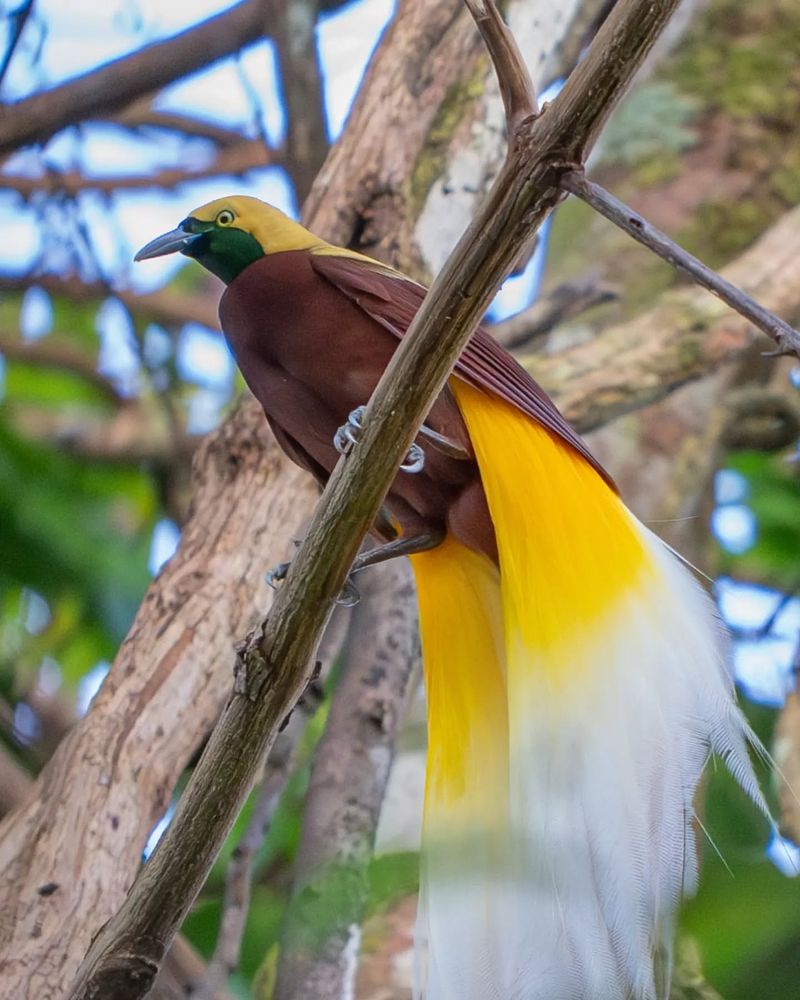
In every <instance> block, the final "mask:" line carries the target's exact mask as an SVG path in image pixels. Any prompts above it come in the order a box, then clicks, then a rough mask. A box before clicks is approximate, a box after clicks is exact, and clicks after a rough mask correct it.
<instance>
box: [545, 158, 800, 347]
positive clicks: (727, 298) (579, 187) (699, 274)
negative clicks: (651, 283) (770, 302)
mask: <svg viewBox="0 0 800 1000" xmlns="http://www.w3.org/2000/svg"><path fill="white" fill-rule="evenodd" d="M561 186H562V187H563V188H564V190H565V191H569V192H570V193H571V194H574V195H575V196H576V197H577V198H580V199H581V200H582V201H585V202H586V203H587V204H588V205H591V206H592V208H593V209H595V211H597V212H599V213H600V214H601V215H604V216H605V217H606V218H607V219H609V220H610V221H611V222H613V223H614V225H615V226H619V228H620V229H622V230H624V232H626V233H628V235H629V236H632V237H633V238H634V239H635V240H636V241H637V242H639V243H641V244H643V245H644V246H646V247H647V248H648V249H649V250H652V251H653V253H655V254H657V255H658V256H659V257H661V258H663V259H664V260H666V261H668V262H669V263H670V264H672V265H673V267H677V268H678V269H679V270H681V271H684V272H685V273H686V274H688V275H689V277H690V278H691V279H692V280H693V281H695V282H696V283H697V284H698V285H701V286H702V287H703V288H707V289H708V291H710V292H713V294H714V295H717V296H718V297H719V298H721V299H722V301H723V302H726V303H727V304H728V305H729V306H730V307H731V308H732V309H735V310H736V312H738V313H741V315H742V316H745V317H746V318H747V319H749V320H750V322H751V323H754V324H755V325H756V326H757V327H758V328H759V330H763V331H764V333H766V334H767V336H769V337H772V339H773V340H774V341H775V343H776V344H777V345H778V350H777V351H774V352H773V354H774V355H775V356H778V355H794V356H795V357H797V358H800V332H798V331H797V330H795V329H793V328H792V327H791V326H789V324H788V323H786V322H784V321H783V320H782V319H780V318H779V317H778V316H775V315H774V314H773V313H771V312H770V311H769V310H768V309H764V307H763V306H760V305H759V304H758V303H757V302H755V301H753V299H751V298H750V296H749V295H746V294H745V293H744V292H743V291H742V290H741V289H740V288H737V287H736V286H735V285H733V284H731V282H729V281H726V280H725V279H724V278H723V277H721V276H720V275H719V274H717V272H716V271H712V270H711V268H710V267H706V265H705V264H703V263H702V261H700V260H698V259H697V257H694V256H692V254H690V253H689V252H688V251H686V250H684V249H683V248H682V247H680V246H678V244H677V243H675V242H674V241H673V240H671V239H670V238H669V237H668V236H667V235H666V234H665V233H662V232H661V231H660V230H658V229H656V228H655V226H652V225H650V223H649V222H647V220H646V219H643V218H642V217H641V216H640V215H637V213H636V212H634V211H633V209H631V208H628V206H627V205H625V204H623V203H622V202H621V201H619V200H618V199H617V198H615V197H614V196H613V195H612V194H609V192H608V191H605V190H604V189H603V188H602V187H600V185H599V184H593V183H592V182H591V181H590V180H588V178H587V177H586V175H585V174H584V173H583V170H575V171H571V172H570V173H568V174H565V175H564V176H563V177H562V178H561Z"/></svg>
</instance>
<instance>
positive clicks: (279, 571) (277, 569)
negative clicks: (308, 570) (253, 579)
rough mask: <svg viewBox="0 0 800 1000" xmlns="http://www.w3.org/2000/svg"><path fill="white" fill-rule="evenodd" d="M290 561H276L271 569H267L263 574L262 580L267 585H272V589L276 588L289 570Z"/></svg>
mask: <svg viewBox="0 0 800 1000" xmlns="http://www.w3.org/2000/svg"><path fill="white" fill-rule="evenodd" d="M290 566H291V563H288V562H282V563H278V565H277V566H273V567H272V569H268V570H267V572H266V573H265V574H264V582H265V583H266V585H267V586H268V587H272V589H273V590H277V589H278V586H279V584H281V583H283V581H284V580H285V579H286V574H287V573H288V572H289V567H290Z"/></svg>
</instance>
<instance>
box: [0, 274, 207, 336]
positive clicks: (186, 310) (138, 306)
mask: <svg viewBox="0 0 800 1000" xmlns="http://www.w3.org/2000/svg"><path fill="white" fill-rule="evenodd" d="M208 284H209V287H210V288H216V287H217V286H218V282H217V280H216V278H211V279H210V280H209V283H208ZM32 286H34V287H37V288H42V289H44V291H46V292H48V293H49V294H50V295H63V296H64V297H65V298H67V299H71V300H72V301H74V302H87V303H90V304H93V303H96V304H97V305H98V306H99V305H100V303H101V302H103V301H105V300H106V299H108V298H117V299H119V300H120V302H121V303H122V304H123V305H124V306H125V307H126V308H127V309H128V310H129V311H130V312H131V313H132V314H134V315H136V316H143V317H146V318H148V319H151V320H154V321H155V322H156V323H163V324H164V325H165V326H183V324H184V323H199V324H200V325H201V326H206V327H208V328H209V329H210V330H219V317H218V316H217V299H218V296H216V295H214V294H213V293H210V292H209V293H204V292H202V291H197V292H195V293H193V294H191V295H187V294H184V293H182V292H178V291H176V290H175V289H174V288H162V289H159V290H158V291H155V292H146V293H142V294H137V293H136V292H132V291H129V290H127V289H124V288H123V289H119V288H112V287H110V286H109V285H107V284H106V283H105V282H102V281H83V280H82V279H81V278H78V277H75V276H72V277H61V276H59V275H55V274H31V273H30V272H26V273H25V274H20V275H16V276H13V277H11V276H9V275H0V292H12V291H13V292H19V291H24V290H26V289H28V288H30V287H32Z"/></svg>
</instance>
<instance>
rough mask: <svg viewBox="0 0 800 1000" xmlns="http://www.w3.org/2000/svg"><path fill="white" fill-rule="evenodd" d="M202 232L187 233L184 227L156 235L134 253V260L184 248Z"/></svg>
mask: <svg viewBox="0 0 800 1000" xmlns="http://www.w3.org/2000/svg"><path fill="white" fill-rule="evenodd" d="M202 235H203V234H202V233H187V232H186V230H185V229H173V230H172V232H170V233H164V234H163V236H156V238H155V239H154V240H150V242H149V243H148V244H146V246H143V247H142V249H141V250H140V251H139V252H138V253H137V254H136V256H135V257H134V258H133V259H134V260H149V259H150V258H151V257H163V256H165V255H166V254H168V253H177V252H178V251H179V250H181V251H182V250H185V249H186V247H188V246H189V245H190V244H191V243H194V241H195V240H196V239H197V238H198V237H200V236H202Z"/></svg>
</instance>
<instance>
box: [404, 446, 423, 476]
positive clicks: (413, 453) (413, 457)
mask: <svg viewBox="0 0 800 1000" xmlns="http://www.w3.org/2000/svg"><path fill="white" fill-rule="evenodd" d="M424 468H425V452H424V451H423V450H422V448H420V446H419V445H418V444H412V445H411V447H410V448H409V449H408V454H407V455H406V457H405V460H404V461H403V462H401V463H400V471H401V472H411V473H413V472H422V470H423V469H424Z"/></svg>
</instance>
